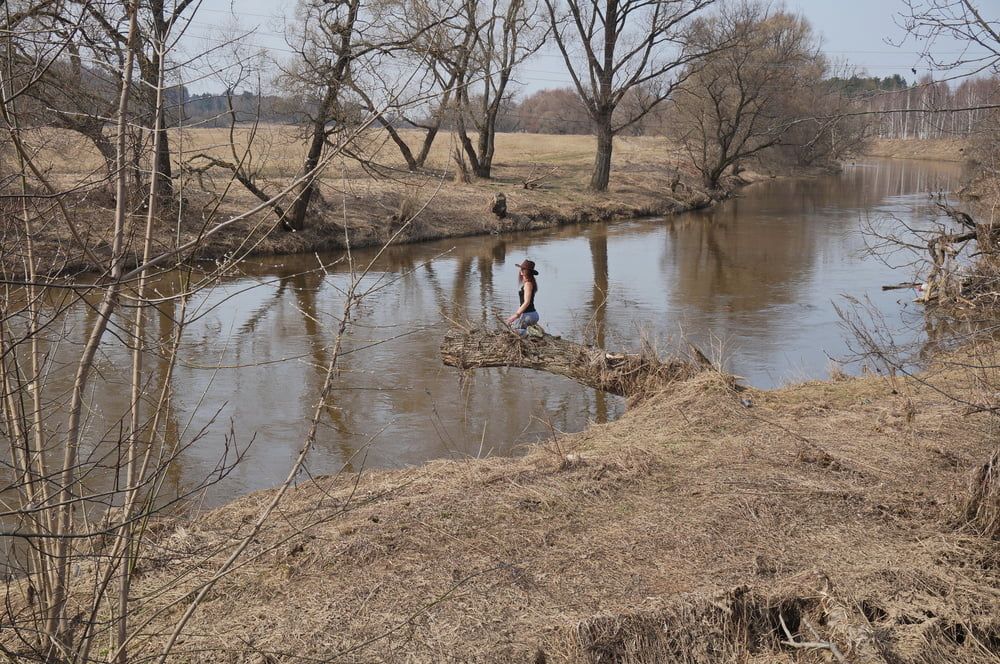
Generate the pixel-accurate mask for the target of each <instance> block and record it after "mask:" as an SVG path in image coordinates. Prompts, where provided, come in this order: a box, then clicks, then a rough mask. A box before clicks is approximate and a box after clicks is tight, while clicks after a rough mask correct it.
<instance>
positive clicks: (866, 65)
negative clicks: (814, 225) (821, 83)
mask: <svg viewBox="0 0 1000 664" xmlns="http://www.w3.org/2000/svg"><path fill="white" fill-rule="evenodd" d="M992 3H1000V0H981V2H980V6H981V7H982V8H984V9H987V10H988V11H989V7H990V5H991V4H992ZM294 6H295V2H294V0H289V1H285V2H269V1H268V0H203V1H202V4H201V6H200V8H199V9H198V12H197V14H196V15H195V17H194V20H193V22H192V25H191V26H190V27H189V29H188V34H187V35H186V37H185V39H184V44H185V47H186V48H187V49H189V50H191V51H196V50H202V49H204V48H207V47H209V46H211V45H214V44H218V43H219V41H220V40H221V39H222V35H223V34H224V33H225V32H226V31H231V30H233V29H238V30H240V31H241V32H250V31H253V36H252V37H250V40H251V41H252V42H255V43H256V46H258V47H260V48H264V49H267V50H268V51H269V52H270V53H271V55H272V57H274V58H275V59H279V60H280V59H281V58H283V57H284V58H287V57H289V56H290V50H289V47H288V45H287V44H286V43H285V39H284V27H283V19H282V17H283V12H288V13H289V14H290V13H291V11H292V10H293V9H294ZM784 6H785V7H786V8H787V9H789V10H791V11H794V12H796V13H800V14H802V15H803V16H805V17H806V18H807V19H808V20H809V22H810V23H811V24H812V26H813V29H814V30H815V31H816V32H817V33H818V34H819V35H820V36H821V39H822V51H823V52H824V53H825V54H826V55H827V57H828V59H829V60H830V61H831V62H834V63H848V64H850V65H853V66H854V67H855V68H856V69H858V70H861V71H864V72H867V73H868V74H869V75H872V76H879V77H885V76H892V75H893V74H899V75H901V76H903V77H904V78H906V79H907V80H908V81H911V82H912V81H913V80H914V79H915V78H917V77H919V76H922V75H924V74H928V73H931V70H930V69H929V65H928V64H927V63H926V62H924V61H923V60H922V59H921V58H920V56H919V52H920V49H921V48H923V46H924V45H923V44H922V43H920V42H916V41H915V40H913V39H910V38H907V37H906V33H905V32H904V30H903V29H902V28H901V27H899V25H898V22H899V18H898V13H899V12H900V11H902V10H903V9H904V4H903V2H902V0H786V1H785V2H784ZM994 11H995V10H994ZM990 13H993V12H992V11H991V12H990ZM959 48H960V45H959V44H958V43H956V42H953V41H941V42H940V43H938V44H936V45H935V52H936V53H938V54H941V55H948V54H950V53H956V52H957V51H958V50H959ZM913 69H916V70H917V74H916V75H914V74H913V71H912V70H913ZM939 77H940V76H939ZM516 78H517V80H518V82H519V83H520V85H521V91H522V94H531V93H532V92H535V91H537V90H541V89H544V88H552V87H566V86H571V85H572V82H571V80H570V78H569V75H568V74H567V73H566V70H565V65H564V64H563V61H562V57H561V56H560V55H559V54H558V52H556V51H555V49H554V48H547V49H543V51H541V52H539V53H538V54H536V56H535V57H534V58H532V60H530V61H529V62H527V63H525V65H524V66H523V67H522V68H521V69H520V70H519V71H518V74H517V77H516ZM188 87H189V89H190V90H191V91H193V92H215V91H219V90H221V89H223V88H224V87H225V85H224V83H223V82H222V81H220V80H218V79H212V78H207V79H202V80H196V81H190V82H189V83H188Z"/></svg>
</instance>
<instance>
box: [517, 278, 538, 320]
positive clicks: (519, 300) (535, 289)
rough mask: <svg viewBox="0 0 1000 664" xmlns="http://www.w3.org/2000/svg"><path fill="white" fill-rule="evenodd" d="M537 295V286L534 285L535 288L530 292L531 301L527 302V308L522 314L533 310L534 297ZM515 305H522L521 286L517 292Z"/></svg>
mask: <svg viewBox="0 0 1000 664" xmlns="http://www.w3.org/2000/svg"><path fill="white" fill-rule="evenodd" d="M537 294H538V284H535V288H534V289H533V290H532V291H531V299H530V300H529V301H528V308H527V309H525V310H524V313H528V312H530V311H534V310H535V295H537ZM517 303H518V304H519V305H520V304H524V286H521V290H519V291H517Z"/></svg>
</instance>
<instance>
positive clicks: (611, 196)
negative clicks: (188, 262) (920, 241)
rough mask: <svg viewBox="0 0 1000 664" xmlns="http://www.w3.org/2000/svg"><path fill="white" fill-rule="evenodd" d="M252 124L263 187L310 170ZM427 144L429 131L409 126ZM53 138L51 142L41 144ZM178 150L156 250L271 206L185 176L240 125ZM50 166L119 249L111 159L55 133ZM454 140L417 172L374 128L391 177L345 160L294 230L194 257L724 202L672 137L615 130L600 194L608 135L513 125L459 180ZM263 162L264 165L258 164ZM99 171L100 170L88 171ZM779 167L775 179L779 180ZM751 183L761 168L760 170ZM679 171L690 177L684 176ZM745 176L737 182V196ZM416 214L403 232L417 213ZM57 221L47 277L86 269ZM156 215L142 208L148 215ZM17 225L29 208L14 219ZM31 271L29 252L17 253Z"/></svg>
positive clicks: (255, 231)
mask: <svg viewBox="0 0 1000 664" xmlns="http://www.w3.org/2000/svg"><path fill="white" fill-rule="evenodd" d="M247 131H248V130H245V129H241V130H240V131H238V132H236V134H235V137H236V138H235V142H236V145H237V149H238V155H242V154H243V152H242V150H243V149H244V148H245V147H246V146H247V145H250V146H251V147H250V152H249V153H250V155H251V158H250V159H248V161H247V163H248V169H251V170H253V169H256V171H255V172H256V176H255V183H256V184H257V186H258V187H260V188H261V189H262V190H263V191H264V192H267V193H269V194H274V193H277V192H280V191H281V190H282V189H283V188H286V187H287V186H288V185H289V184H290V183H291V182H292V181H293V180H294V178H295V176H296V175H297V174H298V169H299V168H300V166H301V163H300V161H301V155H302V154H303V150H304V148H303V146H302V143H301V141H300V139H299V138H298V137H296V136H295V134H294V132H293V130H292V129H291V128H288V127H262V128H260V129H259V130H258V133H257V134H256V136H254V137H253V140H251V137H250V136H249V135H248V133H247ZM408 136H409V138H410V139H411V141H412V142H413V143H414V144H416V142H417V140H418V136H417V135H416V134H415V133H411V134H409V135H408ZM43 138H44V140H42V139H43ZM171 140H172V146H173V147H174V148H175V149H176V150H177V151H178V157H177V158H176V160H175V161H176V163H175V166H174V170H175V172H176V173H179V174H180V175H179V177H178V179H177V181H176V186H177V188H178V192H179V195H180V198H179V200H180V201H181V205H180V206H179V207H178V208H176V209H174V210H167V211H164V213H163V214H162V215H161V218H160V219H159V220H158V223H157V229H158V231H157V237H156V242H155V244H156V247H157V248H158V249H166V248H167V247H169V246H170V245H171V244H173V243H176V242H177V241H180V242H182V243H183V242H187V241H190V240H192V239H195V238H197V237H199V234H201V233H203V232H204V231H205V229H207V228H209V227H210V226H211V225H212V224H214V223H217V222H219V221H222V220H224V219H227V218H230V217H231V216H233V215H236V214H238V213H240V212H242V211H244V210H247V209H250V208H252V207H253V206H255V205H257V204H259V200H258V199H256V198H255V197H254V196H253V195H252V194H250V193H249V192H247V191H246V190H245V189H244V188H243V187H242V186H241V185H240V184H238V183H230V182H229V178H228V175H229V174H228V172H227V171H225V170H222V169H211V170H208V171H206V172H204V173H202V174H197V173H194V172H192V171H191V170H190V169H188V170H187V171H185V167H184V165H185V164H187V165H198V164H204V163H205V162H204V159H203V158H202V157H199V155H206V154H207V155H211V156H212V157H215V158H218V159H222V160H228V161H230V162H235V161H237V159H236V158H235V157H234V156H233V155H232V154H231V151H230V148H229V147H228V140H229V136H228V132H227V131H225V130H218V129H201V130H185V131H179V132H177V133H175V134H173V135H172V138H171ZM39 141H40V142H42V143H44V144H45V146H46V147H45V149H44V150H43V151H42V156H41V157H40V158H39V161H40V162H41V163H42V165H43V166H44V167H45V169H46V172H47V173H48V174H49V177H50V178H51V179H52V181H53V182H54V184H55V185H56V186H58V187H62V188H66V189H76V188H79V187H80V186H81V185H80V183H81V182H85V183H90V184H89V185H88V186H89V187H90V188H89V189H87V190H86V191H85V193H80V194H79V195H77V197H76V200H75V202H74V204H73V205H71V206H70V213H71V217H72V218H73V219H74V220H75V222H76V223H77V224H78V225H79V227H80V228H81V229H82V231H83V234H84V235H85V236H86V237H87V239H88V241H89V243H90V244H91V246H92V247H93V248H94V250H95V252H96V253H97V254H98V255H100V256H106V255H107V254H108V252H109V250H110V240H111V238H110V229H111V226H112V225H111V223H110V221H108V220H110V217H111V215H112V213H113V201H112V200H111V197H110V196H109V195H108V194H107V190H106V189H104V188H101V187H98V186H97V183H98V182H99V180H100V178H101V177H103V166H102V162H101V161H100V159H99V158H98V156H97V155H96V153H94V152H93V150H89V151H88V148H87V144H86V143H85V142H82V141H80V140H78V139H74V138H73V136H72V135H70V134H67V133H58V132H54V131H51V130H48V131H47V133H46V135H45V136H44V137H41V138H39ZM454 147H455V146H454V145H453V143H452V141H451V139H450V137H449V136H448V135H442V136H439V137H438V140H437V142H436V144H435V147H434V149H433V150H432V152H431V154H430V157H429V159H428V162H427V170H426V171H425V172H422V173H417V174H414V173H408V172H406V170H405V168H403V166H404V164H403V162H402V159H401V157H400V156H399V154H398V152H396V148H395V146H394V145H393V144H392V143H391V142H388V140H387V138H386V136H385V135H384V134H383V133H382V132H372V133H371V135H370V136H368V139H367V143H366V147H365V152H366V154H367V155H368V156H369V157H370V158H372V159H374V160H376V161H378V162H379V163H381V164H384V165H385V166H386V167H388V169H390V170H383V171H382V174H383V176H384V177H381V178H372V177H371V175H370V173H369V172H368V171H366V169H365V168H363V167H362V166H361V165H359V163H358V162H357V161H354V160H346V159H345V160H343V161H340V162H337V163H335V164H332V165H331V166H330V167H329V168H328V169H327V170H326V172H325V173H324V174H323V176H322V177H321V178H320V185H319V193H320V195H321V200H320V201H319V203H318V204H317V205H315V206H314V207H315V210H314V213H313V214H312V217H311V219H310V220H309V222H308V224H307V227H306V228H305V229H304V230H302V231H299V232H295V233H290V232H286V231H283V230H281V229H280V228H279V227H278V217H277V215H276V214H274V213H273V212H268V213H261V214H258V215H255V216H252V217H250V218H247V219H245V220H242V221H240V222H238V223H235V224H233V225H231V226H229V227H227V228H226V229H225V230H224V231H222V232H220V233H217V234H215V235H212V236H211V237H209V238H207V239H205V240H204V241H202V242H201V243H200V246H199V248H198V249H197V251H196V252H195V253H194V256H196V257H200V258H217V257H221V256H241V255H242V256H250V255H258V254H290V253H302V252H313V251H322V250H329V249H338V248H342V247H344V246H345V245H346V243H347V242H350V244H351V246H354V247H361V246H373V245H381V244H383V243H385V242H386V241H388V240H389V239H390V238H394V242H396V243H405V242H416V241H421V240H430V239H437V238H443V237H452V236H463V235H474V234H484V233H499V232H509V231H518V230H528V229H535V228H542V227H546V226H553V225H558V224H564V223H577V222H586V221H598V220H609V219H614V218H629V217H637V216H648V215H661V214H672V213H677V212H683V211H685V210H690V209H693V208H698V207H704V206H706V205H710V204H711V203H712V198H711V197H710V196H709V195H708V194H707V193H706V192H705V191H704V190H703V189H702V188H701V187H700V184H699V180H698V177H697V176H696V174H695V173H694V171H693V170H692V169H691V168H690V167H689V166H687V165H686V160H685V159H684V157H683V155H682V154H681V153H680V152H679V151H678V150H677V149H675V148H672V147H671V146H669V145H668V144H667V143H666V141H665V139H663V138H660V137H621V138H619V139H616V142H615V154H614V162H613V170H612V178H611V187H610V189H609V191H608V192H606V193H601V194H597V193H593V192H590V191H589V190H588V189H587V182H588V180H589V177H590V171H591V167H592V162H593V155H594V149H595V141H594V139H593V137H590V136H548V135H534V134H501V135H500V136H498V137H497V147H496V154H497V157H496V161H495V165H494V178H493V179H491V180H474V181H473V182H471V183H463V182H460V181H456V178H455V177H454V175H455V164H454V161H453V159H452V157H451V154H452V152H453V151H454ZM257 165H260V167H259V168H257ZM88 174H89V175H88ZM766 175H767V174H765V176H766ZM744 176H745V178H749V179H752V178H755V177H761V175H755V174H753V173H747V174H744ZM677 178H679V184H677V183H676V182H675V180H676V179H677ZM738 184H740V183H739V182H734V181H729V182H727V183H725V187H726V189H724V190H723V191H722V192H717V193H716V196H719V195H721V196H725V195H726V194H727V192H728V191H731V190H732V188H733V187H735V186H738ZM496 193H502V194H504V195H505V196H506V199H507V206H508V209H509V212H510V214H509V215H508V216H507V217H506V218H504V219H500V218H498V217H497V216H495V215H494V214H492V212H491V211H490V206H491V203H492V200H493V196H494V194H496ZM418 211H419V214H418V215H417V216H416V218H415V219H414V220H413V221H412V222H411V223H409V224H407V225H406V226H405V228H404V227H403V221H402V220H404V219H407V218H409V217H411V216H413V215H414V214H415V213H417V212H418ZM49 212H50V213H51V218H50V219H49V220H48V221H47V222H46V223H44V224H36V229H35V254H36V256H40V257H41V263H42V269H43V271H45V272H60V271H61V272H66V271H72V270H78V269H85V268H86V267H88V264H87V262H86V260H85V256H83V254H82V252H80V251H79V248H78V247H77V246H75V244H74V242H73V240H72V237H71V234H70V232H69V230H68V227H67V225H66V224H65V223H64V222H63V221H62V220H61V219H60V218H59V215H57V214H55V213H56V210H54V209H53V210H50V211H49ZM143 218H144V212H143V211H142V210H141V209H137V210H136V211H135V219H136V223H137V224H141V223H143V221H142V219H143ZM7 219H8V222H7V223H15V222H16V219H17V217H16V216H7ZM5 259H6V261H7V262H8V264H9V267H11V269H14V270H16V269H18V267H19V265H20V261H21V259H22V256H20V255H19V253H17V252H13V251H11V252H9V253H7V254H6V256H5Z"/></svg>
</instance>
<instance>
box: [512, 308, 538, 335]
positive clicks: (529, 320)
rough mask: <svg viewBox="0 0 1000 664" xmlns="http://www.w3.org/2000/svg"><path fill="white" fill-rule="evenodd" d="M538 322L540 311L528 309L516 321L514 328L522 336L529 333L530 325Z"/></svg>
mask: <svg viewBox="0 0 1000 664" xmlns="http://www.w3.org/2000/svg"><path fill="white" fill-rule="evenodd" d="M537 322H538V312H537V311H526V312H524V313H523V314H521V316H520V317H519V318H518V319H517V320H516V321H514V329H515V330H517V333H518V334H520V335H521V336H522V337H523V336H524V335H526V334H527V333H528V326H529V325H534V324H535V323H537Z"/></svg>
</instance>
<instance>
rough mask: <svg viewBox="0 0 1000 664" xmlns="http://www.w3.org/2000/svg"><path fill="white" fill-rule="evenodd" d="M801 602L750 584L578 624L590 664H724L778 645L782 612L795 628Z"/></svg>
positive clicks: (577, 633)
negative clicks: (763, 592) (761, 591)
mask: <svg viewBox="0 0 1000 664" xmlns="http://www.w3.org/2000/svg"><path fill="white" fill-rule="evenodd" d="M806 605H807V603H806V602H805V601H803V600H798V599H796V600H781V599H768V598H766V597H763V596H761V595H759V594H757V593H756V592H754V591H752V590H750V589H749V588H747V587H739V588H735V589H733V590H729V591H726V592H724V593H721V594H716V595H709V596H705V595H694V596H692V597H688V598H684V599H682V600H680V601H677V602H676V603H673V604H671V605H670V606H669V607H667V608H665V609H662V610H659V611H650V612H641V613H634V614H625V615H615V616H598V617H594V618H591V619H589V620H585V621H583V622H581V623H580V624H578V625H577V626H576V630H575V634H574V640H575V641H576V645H577V647H578V649H579V652H580V655H581V657H580V659H581V660H582V661H584V662H587V663H588V664H654V663H655V662H674V663H676V664H721V663H722V662H743V661H746V658H747V657H748V656H750V655H751V654H753V653H757V652H760V651H772V652H773V651H774V650H776V649H778V648H779V647H780V645H779V641H780V636H779V634H780V632H779V631H778V630H779V629H780V627H779V619H778V616H779V615H780V616H781V617H782V619H783V620H784V621H785V624H786V625H788V627H789V629H791V630H796V629H797V628H798V625H799V622H800V614H801V612H802V611H803V609H804V608H805V606H806Z"/></svg>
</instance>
